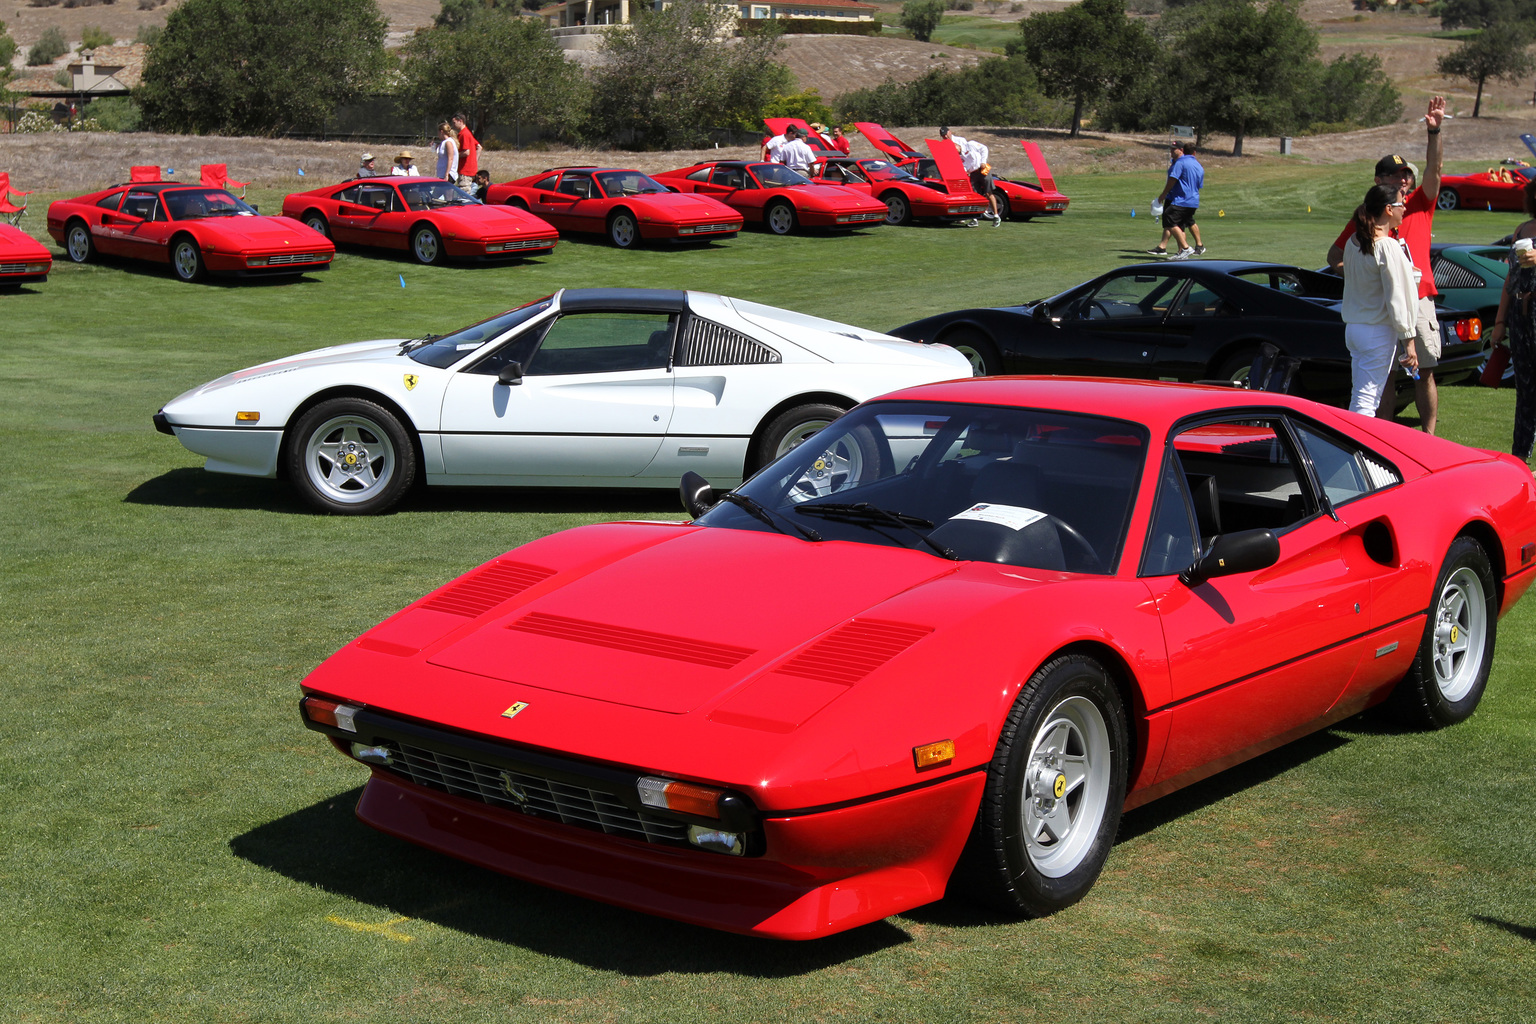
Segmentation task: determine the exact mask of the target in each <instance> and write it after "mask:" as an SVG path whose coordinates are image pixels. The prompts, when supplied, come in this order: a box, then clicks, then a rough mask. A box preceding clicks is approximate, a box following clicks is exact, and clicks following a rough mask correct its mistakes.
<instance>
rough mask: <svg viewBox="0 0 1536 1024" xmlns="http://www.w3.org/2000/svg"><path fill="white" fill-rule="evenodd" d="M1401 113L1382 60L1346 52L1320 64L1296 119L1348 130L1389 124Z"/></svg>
mask: <svg viewBox="0 0 1536 1024" xmlns="http://www.w3.org/2000/svg"><path fill="white" fill-rule="evenodd" d="M1402 113H1403V102H1402V98H1401V96H1400V95H1399V94H1398V91H1397V86H1395V85H1393V84H1392V79H1390V78H1388V77H1387V73H1386V71H1385V70H1384V69H1383V68H1382V66H1381V57H1380V56H1379V55H1378V54H1374V53H1370V54H1367V53H1346V54H1342V55H1340V56H1338V57H1335V58H1334V59H1333V61H1332V62H1331V63H1329V64H1328V65H1327V66H1321V62H1319V68H1318V71H1317V74H1316V75H1315V76H1314V77H1313V80H1312V84H1311V86H1310V88H1309V89H1308V94H1307V97H1306V99H1305V101H1304V102H1303V103H1302V106H1301V111H1300V116H1299V117H1298V120H1299V121H1300V122H1301V123H1302V124H1304V125H1309V126H1315V125H1319V124H1322V125H1338V126H1340V127H1342V128H1344V129H1346V130H1348V129H1351V128H1373V127H1375V126H1376V125H1382V124H1391V123H1392V122H1393V121H1396V120H1397V119H1398V118H1399V117H1401V116H1402Z"/></svg>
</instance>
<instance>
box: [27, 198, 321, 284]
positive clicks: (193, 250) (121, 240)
mask: <svg viewBox="0 0 1536 1024" xmlns="http://www.w3.org/2000/svg"><path fill="white" fill-rule="evenodd" d="M48 234H50V235H52V236H53V240H54V241H55V242H58V243H59V244H60V245H62V246H63V247H64V254H65V255H66V256H68V257H69V258H70V259H71V260H73V261H74V262H76V263H85V262H86V261H87V260H91V259H94V258H95V257H96V255H97V254H98V253H100V254H102V255H107V256H128V257H131V258H133V259H140V260H148V261H149V262H151V263H169V264H170V265H171V269H172V270H174V271H175V272H176V276H177V277H179V278H181V279H182V280H183V281H200V280H202V279H204V278H205V277H207V276H208V275H209V274H229V275H232V276H240V277H245V276H251V275H272V274H303V273H307V272H309V271H314V270H327V269H329V268H330V265H331V259H332V258H333V257H334V256H335V255H336V246H334V245H333V244H331V240H330V239H329V238H326V237H325V236H324V235H322V234H319V233H318V232H316V231H313V230H311V229H310V228H307V227H305V226H304V225H303V224H300V223H299V222H298V221H294V220H289V219H288V218H287V217H263V216H261V215H259V214H258V213H257V212H256V210H255V209H254V208H253V207H250V206H247V205H246V204H245V203H244V202H243V201H241V200H240V199H237V198H235V196H233V195H231V194H230V193H228V192H226V191H225V190H224V189H222V188H209V187H206V186H203V185H181V184H177V183H176V182H170V181H158V182H131V183H129V184H126V185H114V186H112V187H111V188H108V189H103V190H102V191H100V192H92V193H90V194H89V195H83V196H80V197H79V198H76V199H60V200H58V201H56V202H54V203H51V204H50V205H49V207H48Z"/></svg>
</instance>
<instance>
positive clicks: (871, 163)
mask: <svg viewBox="0 0 1536 1024" xmlns="http://www.w3.org/2000/svg"><path fill="white" fill-rule="evenodd" d="M859 166H860V167H862V168H863V169H864V173H865V174H867V175H869V178H870V180H871V181H911V182H916V181H917V180H918V179H917V178H915V177H913V176H912V175H911V174H908V173H907V172H906V171H904V170H902V169H901V168H900V167H897V166H896V165H895V164H893V163H891V162H890V161H889V160H860V161H859Z"/></svg>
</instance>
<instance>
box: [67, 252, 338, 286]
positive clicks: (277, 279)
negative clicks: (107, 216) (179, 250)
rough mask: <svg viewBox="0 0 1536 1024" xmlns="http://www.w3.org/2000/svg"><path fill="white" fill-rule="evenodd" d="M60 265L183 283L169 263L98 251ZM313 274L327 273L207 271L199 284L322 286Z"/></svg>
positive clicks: (320, 271)
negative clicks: (235, 272) (239, 274)
mask: <svg viewBox="0 0 1536 1024" xmlns="http://www.w3.org/2000/svg"><path fill="white" fill-rule="evenodd" d="M58 265H62V266H70V267H93V266H94V267H102V268H104V269H110V270H116V271H121V272H122V273H126V274H133V275H134V276H136V277H153V278H158V279H159V280H162V281H174V282H176V283H178V284H180V283H183V282H182V281H181V279H180V278H178V277H177V276H176V271H175V270H174V269H173V268H172V267H171V265H170V264H169V263H150V262H148V261H147V260H136V259H134V258H133V257H131V256H114V255H110V254H107V253H100V252H98V253H96V254H95V255H94V256H92V257H91V258H90V259H89V260H87V261H86V262H85V263H75V262H74V261H72V260H70V259H69V258H68V257H67V256H66V257H65V258H64V259H63V260H61V261H59V264H58ZM312 273H315V274H323V273H325V271H324V270H319V271H313V272H310V271H302V270H300V271H295V272H292V273H287V272H285V273H280V274H271V273H261V274H252V275H250V276H249V277H237V276H235V275H233V274H217V273H213V272H206V273H205V274H204V276H203V279H202V280H201V281H198V282H195V283H196V284H199V285H205V286H213V287H216V288H248V287H252V286H265V287H272V286H276V285H287V284H319V283H320V280H319V278H318V277H314V276H311V274H312Z"/></svg>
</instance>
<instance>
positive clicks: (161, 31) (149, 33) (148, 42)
mask: <svg viewBox="0 0 1536 1024" xmlns="http://www.w3.org/2000/svg"><path fill="white" fill-rule="evenodd" d="M139 2H140V3H142V2H143V0H139ZM163 35H165V26H164V25H140V26H139V30H138V32H136V33H134V36H133V41H134V42H136V43H143V44H144V45H145V46H154V45H155V44H156V43H158V42H159V41H160V37H161V36H163Z"/></svg>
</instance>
